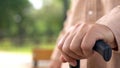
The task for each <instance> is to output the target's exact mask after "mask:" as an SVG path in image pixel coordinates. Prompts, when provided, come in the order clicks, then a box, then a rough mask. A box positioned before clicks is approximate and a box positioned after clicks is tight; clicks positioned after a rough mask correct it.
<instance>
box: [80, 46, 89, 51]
mask: <svg viewBox="0 0 120 68" xmlns="http://www.w3.org/2000/svg"><path fill="white" fill-rule="evenodd" d="M81 49H82V50H83V51H87V50H89V48H88V47H87V46H86V45H81Z"/></svg>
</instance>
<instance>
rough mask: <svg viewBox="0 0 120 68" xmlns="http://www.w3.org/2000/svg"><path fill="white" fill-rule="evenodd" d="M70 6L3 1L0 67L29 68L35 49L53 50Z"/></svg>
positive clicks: (55, 0)
mask: <svg viewBox="0 0 120 68" xmlns="http://www.w3.org/2000/svg"><path fill="white" fill-rule="evenodd" d="M69 3H70V0H14V1H11V0H0V68H30V67H28V66H31V64H32V61H33V60H32V57H33V50H34V49H35V48H40V49H51V50H53V48H54V46H55V43H56V39H57V36H58V34H59V32H60V30H61V29H62V27H63V23H64V20H65V18H66V11H67V9H68V8H69ZM29 63H30V64H29ZM22 65H23V66H22ZM10 66H11V67H10ZM26 66H27V67H26Z"/></svg>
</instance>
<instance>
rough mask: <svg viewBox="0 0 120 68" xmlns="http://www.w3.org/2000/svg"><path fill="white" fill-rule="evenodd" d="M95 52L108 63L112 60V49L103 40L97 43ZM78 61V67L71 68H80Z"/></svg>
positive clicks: (71, 67)
mask: <svg viewBox="0 0 120 68" xmlns="http://www.w3.org/2000/svg"><path fill="white" fill-rule="evenodd" d="M93 50H95V51H96V52H98V53H99V54H100V55H101V56H102V57H103V59H104V60H105V61H106V62H107V61H109V60H110V58H111V55H112V49H111V48H110V46H109V45H108V44H107V43H105V42H104V41H103V40H98V41H96V43H95V46H94V47H93ZM76 61H77V66H75V67H73V66H71V65H70V68H80V60H76Z"/></svg>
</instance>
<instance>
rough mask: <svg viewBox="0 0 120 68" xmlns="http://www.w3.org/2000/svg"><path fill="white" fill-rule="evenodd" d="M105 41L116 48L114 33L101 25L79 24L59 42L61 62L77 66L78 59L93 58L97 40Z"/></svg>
mask: <svg viewBox="0 0 120 68" xmlns="http://www.w3.org/2000/svg"><path fill="white" fill-rule="evenodd" d="M100 39H102V40H104V41H105V42H106V43H108V44H109V45H110V46H111V47H112V48H115V47H116V46H115V39H114V35H113V33H112V31H111V30H110V29H109V28H108V27H107V26H104V25H100V24H88V23H87V24H85V23H82V24H77V25H75V26H74V27H72V28H71V29H69V30H68V32H67V33H66V34H65V35H64V37H63V38H62V39H61V40H60V41H59V43H58V48H59V50H60V51H61V53H62V55H61V58H60V59H61V61H62V62H69V63H70V64H71V65H73V66H76V59H84V58H88V57H90V56H92V55H93V54H94V51H93V50H92V48H93V47H94V44H95V42H96V41H97V40H100Z"/></svg>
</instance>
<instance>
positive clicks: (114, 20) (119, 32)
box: [96, 6, 120, 53]
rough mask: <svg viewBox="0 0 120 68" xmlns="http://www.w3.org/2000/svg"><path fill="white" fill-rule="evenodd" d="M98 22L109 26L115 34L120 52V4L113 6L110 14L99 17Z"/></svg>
mask: <svg viewBox="0 0 120 68" xmlns="http://www.w3.org/2000/svg"><path fill="white" fill-rule="evenodd" d="M96 23H98V24H102V25H105V26H107V27H109V28H110V29H111V30H112V32H113V34H114V36H115V40H116V43H117V46H118V51H117V52H119V53H120V6H117V7H115V8H113V9H112V10H111V11H110V12H109V13H108V14H106V15H105V16H103V17H102V18H101V19H99V20H98V21H97V22H96Z"/></svg>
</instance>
